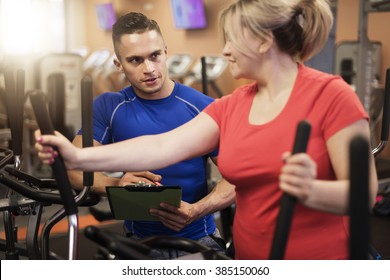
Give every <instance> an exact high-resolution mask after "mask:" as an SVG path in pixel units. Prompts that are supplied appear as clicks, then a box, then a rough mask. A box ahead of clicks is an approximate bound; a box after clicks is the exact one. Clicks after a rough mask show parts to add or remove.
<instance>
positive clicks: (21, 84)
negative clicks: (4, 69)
mask: <svg viewBox="0 0 390 280" xmlns="http://www.w3.org/2000/svg"><path fill="white" fill-rule="evenodd" d="M25 80H26V73H25V71H24V70H22V69H19V70H17V71H16V89H15V90H16V101H17V103H16V105H15V110H17V116H18V119H17V124H16V125H17V134H18V142H17V148H16V150H17V151H20V154H22V153H23V151H22V149H23V123H24V90H25Z"/></svg>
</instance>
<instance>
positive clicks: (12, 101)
mask: <svg viewBox="0 0 390 280" xmlns="http://www.w3.org/2000/svg"><path fill="white" fill-rule="evenodd" d="M24 79H25V72H24V71H23V70H18V71H17V72H16V84H15V77H14V74H13V72H12V71H11V70H9V69H6V70H5V71H4V83H5V94H6V95H5V97H6V106H7V114H8V123H9V126H10V129H11V139H12V142H11V146H12V151H13V153H14V155H15V156H21V155H22V147H23V146H22V145H23V137H22V135H23V108H24Z"/></svg>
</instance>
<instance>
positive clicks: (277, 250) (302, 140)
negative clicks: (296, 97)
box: [269, 121, 311, 260]
mask: <svg viewBox="0 0 390 280" xmlns="http://www.w3.org/2000/svg"><path fill="white" fill-rule="evenodd" d="M310 130H311V125H310V124H309V123H308V122H307V121H301V122H300V123H299V124H298V127H297V132H296V136H295V142H294V147H293V151H292V154H297V153H304V152H306V147H307V144H308V141H309V136H310ZM295 204H296V198H295V197H293V196H291V195H289V194H287V193H283V194H282V201H281V206H280V211H279V215H278V219H277V222H276V229H275V234H274V239H273V242H272V247H271V253H270V257H269V258H270V259H271V260H281V259H283V257H284V253H285V249H286V245H287V239H288V235H289V233H290V227H291V222H292V217H293V214H294V206H295Z"/></svg>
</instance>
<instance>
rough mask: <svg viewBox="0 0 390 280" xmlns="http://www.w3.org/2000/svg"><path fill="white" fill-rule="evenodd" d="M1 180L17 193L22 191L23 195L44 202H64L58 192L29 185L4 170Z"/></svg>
mask: <svg viewBox="0 0 390 280" xmlns="http://www.w3.org/2000/svg"><path fill="white" fill-rule="evenodd" d="M0 182H1V183H3V184H4V185H5V186H7V187H9V188H11V189H13V190H14V191H16V192H17V193H20V194H21V195H23V196H25V197H28V198H30V199H32V200H35V201H38V202H43V203H55V204H62V199H61V196H60V195H59V194H58V193H50V192H47V191H45V192H43V191H39V190H37V189H36V188H33V187H31V186H29V185H27V183H24V182H21V181H18V180H16V179H14V178H12V177H11V176H10V175H8V174H6V173H5V172H3V171H0Z"/></svg>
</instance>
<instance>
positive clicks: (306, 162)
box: [279, 153, 317, 203]
mask: <svg viewBox="0 0 390 280" xmlns="http://www.w3.org/2000/svg"><path fill="white" fill-rule="evenodd" d="M282 159H283V161H284V162H285V164H284V166H283V167H282V169H281V172H280V175H279V186H280V188H281V190H282V191H284V192H286V193H288V194H290V195H292V196H294V197H296V198H297V199H298V200H299V201H300V202H302V203H304V202H305V201H306V200H307V199H308V198H309V197H310V196H311V194H312V190H313V183H314V181H315V179H316V177H317V164H316V163H315V162H314V161H313V160H312V159H311V158H310V156H309V155H308V154H305V153H299V154H294V155H291V154H290V153H284V154H283V156H282Z"/></svg>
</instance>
